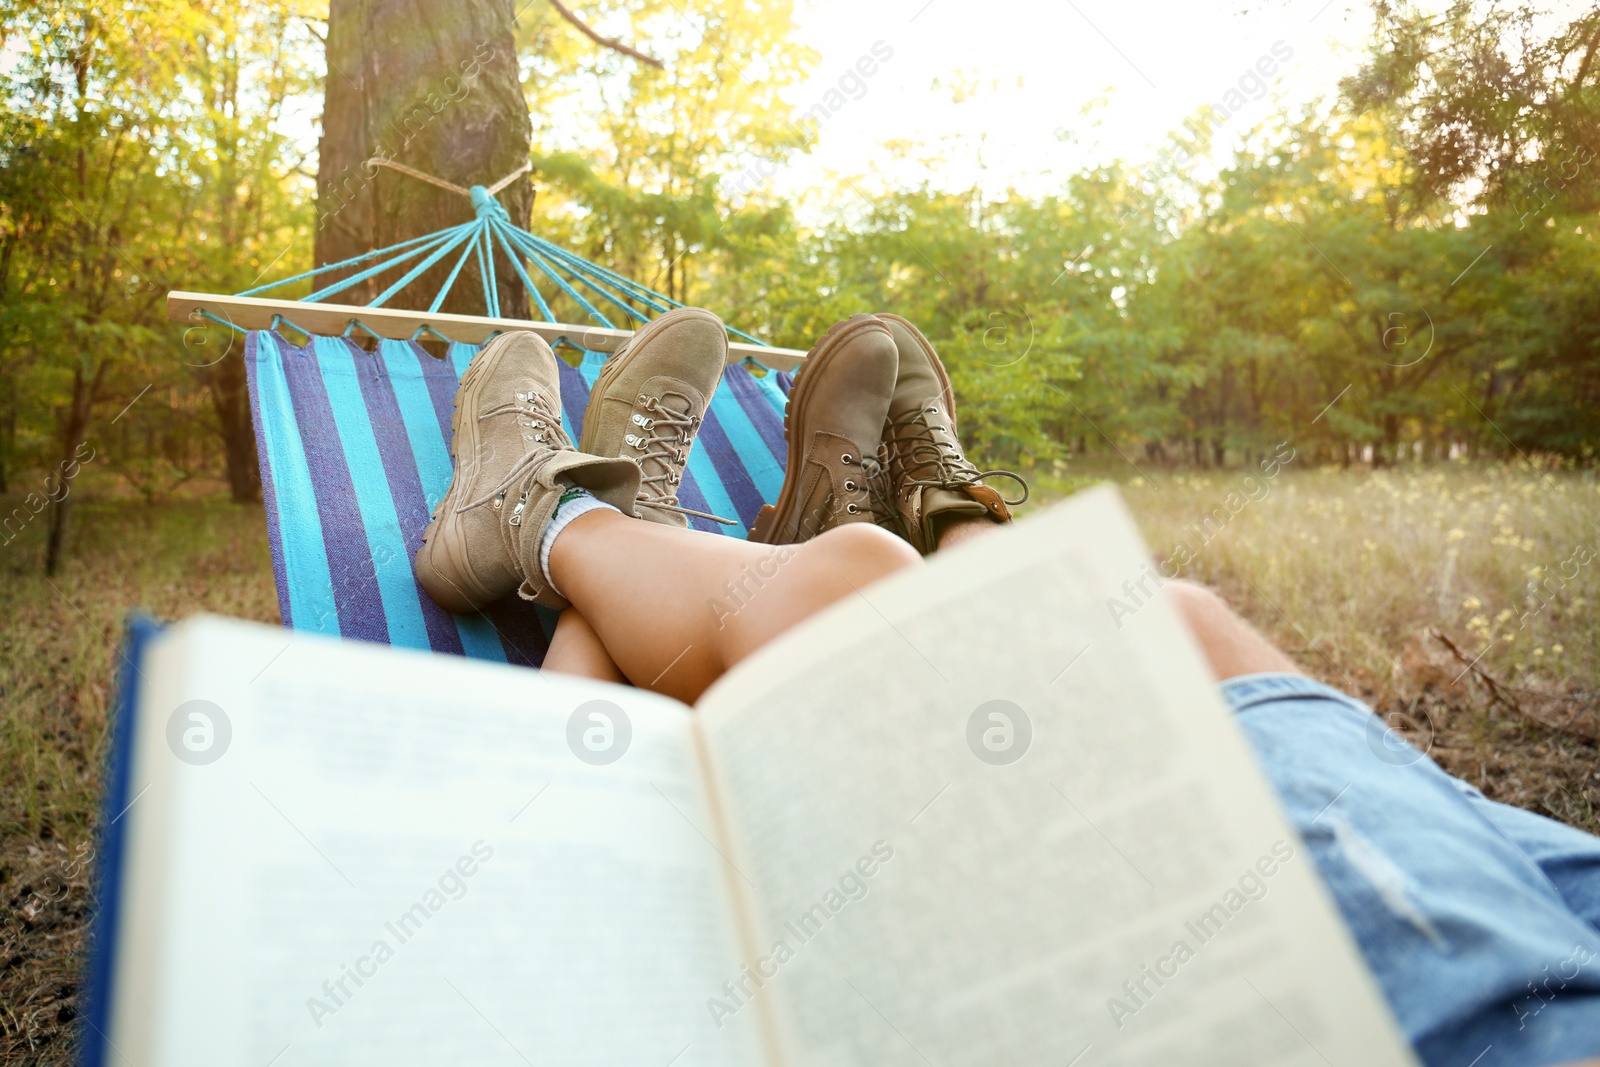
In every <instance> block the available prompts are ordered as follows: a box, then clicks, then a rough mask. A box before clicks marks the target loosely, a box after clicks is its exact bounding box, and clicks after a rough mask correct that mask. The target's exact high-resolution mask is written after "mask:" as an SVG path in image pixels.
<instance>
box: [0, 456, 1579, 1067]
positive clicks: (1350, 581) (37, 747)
mask: <svg viewBox="0 0 1600 1067" xmlns="http://www.w3.org/2000/svg"><path fill="white" fill-rule="evenodd" d="M1249 473H1250V472H1248V471H1212V472H1203V473H1193V472H1191V473H1165V472H1161V471H1158V470H1154V469H1146V470H1145V471H1143V472H1142V473H1139V474H1136V473H1135V472H1134V471H1133V470H1131V469H1128V468H1123V469H1122V471H1120V472H1110V471H1108V472H1107V476H1109V477H1113V478H1115V479H1116V480H1118V481H1121V482H1122V484H1123V490H1124V493H1125V494H1126V497H1127V499H1128V501H1129V503H1130V505H1131V506H1132V508H1133V510H1134V512H1135V513H1136V514H1137V516H1138V517H1139V520H1140V522H1141V524H1142V526H1143V528H1144V530H1145V535H1146V539H1147V541H1148V542H1149V544H1150V547H1151V551H1152V552H1153V553H1154V554H1155V555H1156V556H1157V558H1158V559H1167V558H1171V557H1172V556H1173V555H1174V554H1175V553H1180V552H1181V556H1180V558H1188V557H1191V556H1192V559H1190V561H1189V563H1188V565H1187V566H1185V567H1184V568H1183V572H1184V574H1185V575H1186V576H1189V577H1194V578H1197V579H1199V580H1201V581H1204V582H1207V583H1209V584H1211V585H1213V586H1215V587H1216V588H1218V589H1219V590H1221V591H1222V592H1223V593H1224V594H1225V595H1227V596H1228V597H1229V599H1230V600H1232V601H1233V603H1235V604H1236V605H1237V606H1238V607H1239V608H1240V609H1241V610H1242V611H1243V612H1244V613H1245V614H1246V615H1247V616H1249V617H1250V618H1251V619H1252V620H1253V621H1254V622H1255V623H1256V624H1257V625H1258V626H1260V627H1261V628H1262V629H1263V630H1265V631H1266V632H1267V633H1268V634H1270V635H1271V636H1273V637H1274V638H1275V639H1277V640H1278V641H1280V642H1281V643H1282V644H1283V645H1284V646H1285V647H1286V648H1288V649H1289V650H1291V652H1292V653H1293V654H1294V655H1295V656H1296V657H1297V658H1298V659H1299V661H1300V662H1301V663H1302V664H1304V666H1305V667H1306V669H1307V670H1308V671H1309V672H1310V673H1312V674H1314V675H1316V676H1317V677H1319V678H1321V679H1323V680H1324V681H1327V682H1329V683H1331V684H1333V685H1336V686H1338V687H1341V688H1344V689H1347V690H1350V691H1353V692H1355V693H1357V694H1358V695H1360V696H1361V697H1362V698H1364V699H1366V700H1367V701H1369V702H1370V703H1371V704H1372V705H1373V706H1374V707H1375V708H1376V709H1378V711H1379V712H1380V713H1382V714H1384V715H1385V716H1386V717H1388V718H1389V720H1390V721H1391V722H1392V723H1393V724H1395V725H1396V727H1397V728H1399V729H1401V730H1403V732H1405V733H1406V734H1407V735H1408V736H1410V737H1412V738H1413V739H1414V740H1415V741H1416V742H1417V743H1418V744H1420V745H1422V746H1424V747H1426V748H1427V749H1429V751H1430V752H1431V753H1432V754H1433V756H1434V757H1435V758H1436V759H1438V760H1439V761H1440V762H1441V763H1442V764H1444V766H1445V767H1447V768H1448V769H1449V770H1451V771H1452V772H1454V773H1456V774H1458V775H1461V776H1462V777H1464V778H1466V779H1468V780H1469V781H1471V782H1473V783H1475V784H1476V785H1478V786H1480V787H1481V788H1482V789H1483V790H1484V791H1485V792H1486V793H1488V794H1489V795H1490V796H1492V797H1496V798H1498V799H1502V800H1506V801H1508V802H1511V803H1515V804H1520V805H1523V806H1525V807H1528V808H1532V809H1534V810H1536V811H1542V812H1544V813H1547V814H1550V815H1553V816H1555V817H1557V818H1560V819H1563V820H1566V821H1568V822H1571V823H1573V824H1575V825H1578V826H1582V827H1585V828H1587V829H1590V830H1596V829H1600V759H1597V756H1600V751H1597V748H1600V741H1597V739H1600V714H1597V710H1596V701H1597V695H1600V611H1597V607H1600V559H1594V558H1592V557H1593V556H1594V554H1595V553H1594V551H1593V549H1594V548H1595V546H1597V545H1600V537H1597V530H1596V521H1597V519H1600V479H1597V478H1596V472H1595V471H1593V470H1584V471H1571V470H1566V471H1563V470H1533V469H1531V468H1529V467H1527V466H1524V467H1522V468H1520V469H1516V468H1505V467H1465V466H1455V465H1450V466H1443V467H1422V468H1416V469H1404V470H1395V471H1379V472H1370V471H1365V470H1360V471H1339V470H1305V469H1298V468H1296V466H1295V465H1294V464H1289V465H1288V466H1286V467H1285V468H1284V469H1283V470H1282V471H1281V472H1280V473H1279V474H1278V475H1277V476H1276V477H1274V478H1270V479H1266V478H1262V477H1261V476H1260V475H1259V473H1257V475H1256V477H1255V480H1254V481H1249V482H1247V481H1246V478H1247V476H1248V475H1249ZM1124 474H1125V475H1126V476H1127V477H1124ZM1084 479H1085V475H1083V474H1082V473H1080V472H1077V471H1074V472H1072V475H1071V478H1070V479H1069V480H1065V481H1061V482H1057V483H1054V484H1046V485H1044V486H1041V487H1040V488H1042V489H1044V490H1045V491H1044V492H1043V493H1042V494H1041V496H1042V497H1043V498H1045V499H1048V498H1049V497H1050V496H1052V495H1061V493H1063V492H1065V491H1066V489H1067V488H1068V487H1070V486H1072V485H1076V484H1081V483H1082V481H1083V480H1084ZM1230 494H1233V495H1232V496H1230ZM14 504H15V502H14V501H13V502H11V503H9V504H7V505H6V507H5V509H4V511H5V512H6V513H9V510H10V507H11V506H13V505H14ZM75 518H76V530H77V533H76V535H75V537H74V540H73V545H72V551H71V559H70V562H69V563H68V565H67V566H66V568H65V569H64V572H63V573H62V574H61V575H60V576H58V577H57V578H55V579H50V580H47V579H46V578H44V577H43V576H42V575H41V574H40V573H39V559H40V553H41V539H42V535H43V530H42V527H43V523H42V522H36V523H33V524H30V526H29V527H28V528H27V529H25V530H24V531H23V533H22V535H21V536H20V537H18V538H17V539H16V540H14V541H12V542H11V543H9V544H4V545H0V1063H5V1064H66V1063H68V1062H70V1061H71V1059H72V1051H73V1046H74V1045H75V1026H74V1025H73V1021H74V1019H75V1018H76V1014H77V1011H78V1009H79V1003H80V993H79V969H80V967H81V964H82V954H83V950H84V948H85V937H84V927H85V922H86V920H87V918H88V916H89V913H90V911H91V908H92V903H91V892H90V881H91V875H92V869H93V850H94V831H95V826H96V821H97V805H98V794H99V788H100V778H101V767H102V764H103V762H104V759H105V742H106V736H107V705H108V701H109V699H110V696H111V690H112V679H113V674H114V666H115V661H116V656H117V642H118V638H119V633H120V630H121V626H122V621H123V618H124V616H125V615H126V613H127V612H128V611H129V610H130V609H133V608H141V609H144V610H146V611H149V612H151V613H153V614H156V615H158V616H162V617H167V618H178V617H181V616H184V615H187V614H189V613H191V612H194V611H199V610H207V611H214V612H221V613H224V614H229V615H235V616H242V617H245V618H252V619H260V620H266V621H276V620H277V601H276V597H275V595H274V593H273V589H272V575H271V567H270V564H269V562H268V557H267V551H266V544H265V524H264V521H263V519H262V516H261V513H260V510H259V509H257V508H239V507H235V506H231V505H227V504H222V503H212V502H184V503H174V504H168V505H144V504H138V503H130V502H126V501H106V502H102V503H92V504H85V505H83V506H81V507H80V508H79V510H78V511H77V513H76V516H75ZM1180 546H1182V547H1181V548H1180ZM1436 635H1437V636H1436ZM1446 641H1448V642H1450V643H1452V644H1453V645H1454V646H1455V647H1456V648H1457V649H1458V650H1459V651H1460V653H1461V655H1460V657H1458V656H1457V655H1456V654H1455V653H1453V652H1452V651H1451V649H1450V647H1449V646H1448V645H1447V644H1446V643H1445V642H1446ZM1469 663H1471V664H1472V665H1471V666H1470V667H1469Z"/></svg>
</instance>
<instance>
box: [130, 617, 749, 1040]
mask: <svg viewBox="0 0 1600 1067" xmlns="http://www.w3.org/2000/svg"><path fill="white" fill-rule="evenodd" d="M142 673H143V674H144V675H145V680H144V683H143V685H142V688H141V699H140V707H139V710H138V713H137V714H138V718H137V722H136V740H135V753H134V755H135V763H134V769H133V785H132V787H131V789H130V794H134V796H133V800H132V803H131V805H130V806H129V808H128V810H127V812H126V814H125V815H124V816H123V817H124V818H126V819H129V820H131V822H130V825H129V839H128V844H129V854H128V855H129V859H128V863H127V865H126V867H125V869H124V880H123V882H122V886H123V889H122V907H121V910H120V912H119V914H120V915H121V916H122V921H121V936H120V937H119V939H118V947H119V951H118V954H117V957H116V971H115V977H114V979H113V991H114V1000H113V1014H112V1018H113V1025H112V1027H111V1033H110V1035H109V1036H110V1039H111V1042H112V1043H113V1044H114V1045H115V1046H116V1053H115V1054H108V1056H107V1062H116V1063H119V1064H128V1065H130V1067H144V1065H146V1064H160V1065H164V1067H165V1065H181V1064H194V1065H204V1067H221V1065H232V1064H237V1065H248V1067H265V1065H267V1064H269V1063H270V1064H275V1065H278V1067H291V1065H299V1064H328V1065H335V1064H337V1065H349V1064H359V1063H373V1064H384V1065H395V1064H427V1065H436V1064H440V1063H455V1062H470V1063H473V1064H506V1065H522V1064H526V1063H529V1062H536V1063H562V1064H619V1065H620V1064H640V1063H645V1064H657V1065H660V1067H665V1065H666V1064H668V1063H669V1062H671V1063H674V1064H675V1065H676V1067H686V1065H691V1064H718V1065H728V1064H749V1063H754V1062H757V1061H758V1060H759V1057H760V1051H759V1048H760V1046H759V1045H758V1044H757V1042H756V1040H755V1036H754V1029H755V1027H754V1020H751V1022H750V1023H748V1024H741V1025H740V1026H737V1027H732V1028H726V1027H725V1028H722V1029H720V1030H719V1029H717V1028H716V1027H714V1026H712V1025H711V1024H710V1022H709V1021H708V1020H706V1019H705V1012H704V1008H703V1005H702V1002H703V999H704V994H703V990H704V988H705V987H706V986H707V985H708V984H712V983H715V982H719V981H721V980H722V978H723V976H724V975H725V974H726V973H728V972H729V971H730V970H731V969H734V968H736V967H737V964H738V960H739V958H740V952H739V949H738V947H737V945H736V943H735V942H736V936H737V934H736V929H735V924H734V923H733V921H732V920H731V918H730V902H729V892H728V878H729V877H731V876H732V875H731V869H730V868H729V867H728V866H727V863H726V861H724V859H723V858H722V856H721V855H720V853H719V851H718V848H717V846H716V845H715V844H713V843H712V841H713V838H714V836H715V835H714V828H713V823H712V820H711V816H710V814H709V809H708V807H707V805H706V802H705V799H704V793H703V787H702V782H701V779H700V777H699V770H698V764H697V760H696V756H695V751H694V740H693V731H692V729H691V727H690V713H689V711H688V709H687V708H685V707H683V706H682V705H680V704H676V703H674V702H672V701H669V700H667V699H665V698H661V697H656V696H653V695H651V694H649V693H644V692H640V691H638V690H632V689H626V688H622V687H616V686H609V685H604V684H601V683H595V682H586V681H582V680H578V679H573V678H566V677H563V676H560V675H548V674H541V673H540V672H537V671H530V670H526V669H521V668H511V667H505V666H496V665H491V664H484V663H477V662H471V661H468V660H464V659H458V658H455V657H445V656H428V655H426V654H420V653H413V652H406V651H398V650H393V649H388V648H383V647H380V646H375V645H362V644H357V643H352V642H342V643H341V642H336V641H333V640H330V639H327V638H321V637H315V636H305V635H293V634H290V633H288V632H286V631H282V630H277V629H274V628H270V627H260V626H254V625H250V624H244V623H234V622H224V621H221V620H199V621H194V622H190V623H186V624H184V625H182V626H180V627H177V628H175V629H174V630H173V631H171V632H169V634H167V635H165V636H163V637H162V638H159V639H157V640H156V641H155V642H153V645H152V651H151V654H150V655H149V656H147V657H146V663H145V666H144V667H143V669H142ZM194 702H199V703H194ZM195 713H198V714H199V715H200V716H201V717H200V718H195V717H194V714H195ZM596 714H599V716H600V717H599V718H596V717H595V716H596ZM174 721H176V723H177V725H176V726H175V727H174V726H172V725H171V724H172V723H173V722H174ZM219 750H220V751H219ZM213 756H214V757H215V758H212V757H213Z"/></svg>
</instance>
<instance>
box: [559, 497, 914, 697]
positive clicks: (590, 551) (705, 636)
mask: <svg viewBox="0 0 1600 1067" xmlns="http://www.w3.org/2000/svg"><path fill="white" fill-rule="evenodd" d="M918 562H919V557H918V556H917V553H916V551H915V550H914V549H913V548H912V547H911V546H910V545H908V544H906V543H905V542H904V541H902V540H900V539H899V538H897V537H895V536H894V535H892V534H890V533H888V532H887V531H885V530H881V529H878V528H877V527H875V526H873V525H871V524H870V523H851V524H849V525H847V526H840V527H837V528H835V529H833V530H829V531H828V532H827V533H824V534H822V535H821V536H819V537H816V538H813V539H812V540H810V541H807V542H805V543H804V544H799V545H782V546H774V545H758V544H751V543H749V542H746V541H739V540H735V539H734V538H731V537H718V536H714V535H709V534H703V533H698V532H694V531H685V530H679V529H675V528H672V527H668V526H664V525H661V524H659V523H650V522H640V521H639V520H638V519H633V518H628V517H626V516H623V515H619V514H617V513H616V512H611V511H592V512H589V513H588V514H586V515H582V516H580V517H579V518H577V519H575V520H574V521H573V522H572V524H571V525H569V526H568V527H567V528H566V530H564V531H563V532H562V533H561V536H559V537H557V538H556V541H555V544H554V545H552V546H551V552H550V572H551V577H552V578H553V579H554V580H555V584H556V587H557V588H558V589H560V590H561V592H562V594H563V595H565V596H566V597H567V599H568V600H570V601H571V602H572V604H573V606H574V607H576V608H577V609H578V612H579V614H581V616H582V619H583V620H584V621H585V622H586V623H587V625H588V627H590V628H592V630H593V632H594V633H595V634H597V635H598V636H599V638H600V640H601V642H603V643H604V646H605V649H606V650H607V651H608V652H609V653H610V654H611V658H612V659H613V660H614V661H615V663H616V665H617V667H618V668H619V669H620V670H621V672H622V674H623V675H624V676H626V677H627V678H628V680H629V681H631V682H633V684H635V685H638V686H642V687H644V688H646V689H653V690H655V691H657V692H660V693H665V694H667V695H668V696H672V697H676V698H678V699H679V700H683V701H685V702H686V703H693V702H694V701H695V700H696V699H697V698H698V697H699V696H700V694H701V693H703V692H705V690H706V689H707V687H709V686H710V685H711V683H712V682H714V681H716V679H717V678H718V677H719V676H721V674H722V673H723V672H724V671H726V670H727V669H728V668H729V667H731V666H733V665H734V664H735V663H737V662H739V660H741V659H743V658H744V657H745V656H748V655H749V654H750V653H752V652H754V651H755V650H756V649H758V648H760V647H761V646H762V645H764V644H766V643H767V642H768V641H770V640H772V638H774V637H776V636H778V634H780V633H782V632H783V631H785V630H787V629H789V628H790V627H791V626H793V625H795V624H796V623H798V622H800V621H801V620H803V619H806V618H808V617H810V616H811V615H814V614H816V613H817V612H818V611H820V610H822V609H823V608H825V607H827V606H828V605H829V604H832V603H833V602H834V601H836V600H839V599H840V598H842V597H845V596H848V595H850V594H851V593H853V592H855V591H857V590H859V589H862V588H864V587H866V586H867V585H869V584H870V583H872V582H874V581H877V580H878V579H879V578H882V577H884V576H886V575H888V574H890V573H892V572H894V571H897V570H901V569H903V568H906V567H910V566H914V565H916V564H917V563H918ZM574 625H576V624H574ZM558 634H559V627H558ZM571 636H573V637H578V636H579V634H578V632H577V631H574V633H573V634H572V635H571ZM576 648H577V646H576V645H574V646H572V647H571V648H569V649H568V650H567V651H566V652H564V653H563V656H562V660H561V661H558V662H562V661H564V662H565V663H567V664H571V663H573V662H579V657H578V656H577V655H576V654H575V652H574V650H575V649H576Z"/></svg>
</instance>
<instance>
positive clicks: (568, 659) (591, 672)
mask: <svg viewBox="0 0 1600 1067" xmlns="http://www.w3.org/2000/svg"><path fill="white" fill-rule="evenodd" d="M544 669H545V670H547V671H556V672H558V673H560V674H575V675H577V676H578V677H580V678H593V679H595V680H596V681H599V682H626V681H627V679H626V678H624V677H623V676H622V672H621V671H620V670H618V669H617V665H616V663H615V662H613V661H612V659H611V654H610V653H609V652H607V651H606V646H605V645H604V644H602V643H601V641H600V635H599V634H597V633H595V632H594V627H592V626H590V625H589V622H588V620H587V619H585V618H584V617H583V616H582V615H580V614H578V609H577V608H568V609H567V610H565V611H563V612H562V613H561V619H560V621H559V622H557V623H556V632H555V634H554V636H552V637H551V638H550V649H549V651H547V652H546V653H545V655H544Z"/></svg>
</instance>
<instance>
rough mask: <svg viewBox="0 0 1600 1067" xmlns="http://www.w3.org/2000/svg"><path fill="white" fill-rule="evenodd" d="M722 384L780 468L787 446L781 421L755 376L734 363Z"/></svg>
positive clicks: (785, 460)
mask: <svg viewBox="0 0 1600 1067" xmlns="http://www.w3.org/2000/svg"><path fill="white" fill-rule="evenodd" d="M722 383H723V386H724V388H726V389H728V390H730V391H731V392H732V393H733V396H734V399H736V400H738V401H739V406H740V407H741V408H743V409H744V413H745V415H746V416H747V417H748V418H749V419H750V424H751V425H752V426H754V427H755V428H756V433H758V434H760V435H761V443H762V444H764V445H766V446H767V451H768V452H771V453H772V458H773V459H774V460H775V461H776V462H777V464H778V466H779V467H783V466H784V465H785V464H786V463H787V462H788V460H789V445H788V443H787V442H786V441H785V440H784V436H783V419H782V418H780V417H779V416H778V414H777V412H775V411H773V410H772V401H770V400H768V399H767V396H766V394H765V393H763V392H762V391H761V384H760V383H759V382H757V381H756V377H755V375H753V374H751V373H750V372H749V371H747V370H745V369H744V368H743V367H741V366H739V365H738V364H734V365H733V366H731V367H729V368H728V370H727V372H726V373H724V374H723V376H722ZM769 503H770V501H769Z"/></svg>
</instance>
